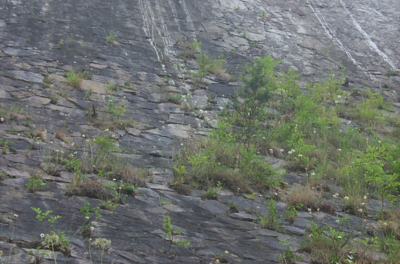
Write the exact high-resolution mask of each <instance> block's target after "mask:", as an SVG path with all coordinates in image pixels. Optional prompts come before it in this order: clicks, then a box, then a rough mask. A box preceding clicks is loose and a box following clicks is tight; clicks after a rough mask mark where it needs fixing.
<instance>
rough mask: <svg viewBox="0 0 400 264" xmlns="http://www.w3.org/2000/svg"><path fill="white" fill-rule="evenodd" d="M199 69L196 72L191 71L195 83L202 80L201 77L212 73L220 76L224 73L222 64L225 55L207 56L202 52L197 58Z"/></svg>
mask: <svg viewBox="0 0 400 264" xmlns="http://www.w3.org/2000/svg"><path fill="white" fill-rule="evenodd" d="M197 63H198V65H199V70H198V71H197V72H196V73H192V77H193V82H194V84H195V85H198V84H199V83H202V82H203V78H204V77H205V76H206V75H208V74H210V73H212V74H214V75H216V76H220V75H222V74H223V73H224V69H223V66H224V64H225V57H223V56H220V57H219V58H217V59H214V58H212V57H209V56H207V54H205V53H202V54H201V55H199V56H198V58H197Z"/></svg>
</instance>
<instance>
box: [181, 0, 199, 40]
mask: <svg viewBox="0 0 400 264" xmlns="http://www.w3.org/2000/svg"><path fill="white" fill-rule="evenodd" d="M179 3H181V5H182V8H183V11H185V14H186V21H187V22H188V23H189V29H190V30H191V31H192V34H193V38H194V39H196V32H195V29H194V24H193V20H192V17H191V16H190V13H189V10H188V8H187V6H186V2H185V0H179Z"/></svg>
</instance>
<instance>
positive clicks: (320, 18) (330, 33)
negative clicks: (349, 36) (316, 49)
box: [307, 0, 376, 81]
mask: <svg viewBox="0 0 400 264" xmlns="http://www.w3.org/2000/svg"><path fill="white" fill-rule="evenodd" d="M310 1H311V3H310ZM307 3H308V5H309V6H310V8H311V10H312V11H313V13H314V15H315V16H316V17H317V19H318V21H319V23H320V24H321V26H322V28H323V29H324V31H325V33H326V35H327V36H328V37H329V38H330V39H331V40H332V41H333V42H334V43H336V44H337V45H338V47H339V48H340V49H341V50H342V51H343V52H344V53H345V54H346V55H347V57H348V58H349V59H350V60H351V61H352V62H353V63H354V64H355V65H356V66H357V67H358V68H360V69H361V70H362V71H363V72H364V74H365V75H367V76H368V77H370V78H371V80H373V81H376V78H375V77H374V76H372V75H371V74H369V73H368V72H367V70H366V69H364V68H363V67H362V66H361V64H360V63H359V62H357V61H356V60H355V59H354V58H353V56H352V55H351V53H350V51H349V50H348V49H347V48H346V47H345V46H344V45H343V43H342V42H341V41H340V40H339V39H338V38H337V37H336V36H335V35H334V34H333V31H332V30H331V28H330V27H329V25H328V23H327V22H326V20H325V18H324V16H323V15H322V14H321V13H320V12H319V11H318V9H317V8H315V7H314V2H313V0H307Z"/></svg>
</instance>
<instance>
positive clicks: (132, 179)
mask: <svg viewBox="0 0 400 264" xmlns="http://www.w3.org/2000/svg"><path fill="white" fill-rule="evenodd" d="M149 175H150V171H149V170H146V169H138V168H132V167H125V168H123V169H122V170H121V180H123V181H124V182H129V183H131V184H133V185H135V186H136V187H146V180H145V179H146V177H147V176H149Z"/></svg>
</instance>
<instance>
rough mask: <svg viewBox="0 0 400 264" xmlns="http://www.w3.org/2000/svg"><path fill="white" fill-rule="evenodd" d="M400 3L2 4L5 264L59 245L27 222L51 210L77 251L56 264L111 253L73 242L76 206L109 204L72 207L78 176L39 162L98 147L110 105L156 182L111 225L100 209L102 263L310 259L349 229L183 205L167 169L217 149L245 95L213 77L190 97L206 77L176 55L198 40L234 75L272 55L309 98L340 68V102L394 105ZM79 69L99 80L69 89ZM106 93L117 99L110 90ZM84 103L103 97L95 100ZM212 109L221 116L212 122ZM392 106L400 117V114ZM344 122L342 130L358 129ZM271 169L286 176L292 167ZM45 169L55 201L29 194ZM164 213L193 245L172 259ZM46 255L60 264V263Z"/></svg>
mask: <svg viewBox="0 0 400 264" xmlns="http://www.w3.org/2000/svg"><path fill="white" fill-rule="evenodd" d="M396 4H397V1H395V0H390V1H380V2H378V1H372V2H368V3H365V1H361V0H357V1H353V0H352V1H350V0H339V1H336V2H332V1H327V0H326V1H315V0H307V1H294V0H293V1H292V0H291V1H279V0H274V1H261V0H247V1H240V0H234V1H227V0H220V1H211V0H209V1H188V0H165V1H160V0H135V1H128V0H118V1H92V0H89V1H83V2H82V1H77V0H67V1H65V0H64V1H61V0H55V1H50V2H49V1H44V0H38V1H28V0H18V1H14V0H13V1H8V0H0V17H1V20H0V101H1V105H2V108H1V109H0V113H1V114H2V115H3V116H2V118H4V119H5V120H4V122H3V121H1V123H0V136H1V138H3V139H7V140H9V141H11V142H13V147H12V151H11V150H10V151H8V152H6V153H5V154H4V153H3V154H2V156H1V157H0V171H1V172H2V174H3V175H4V180H2V181H0V229H1V230H2V232H1V234H0V250H2V251H3V252H5V254H4V255H3V256H2V261H3V262H4V263H9V262H10V263H26V261H28V259H29V255H28V251H30V250H35V249H36V248H37V243H36V244H35V241H36V242H37V240H38V239H40V238H39V237H38V236H39V235H40V234H41V233H46V232H48V228H49V227H48V225H43V223H41V222H39V221H37V220H36V219H35V216H36V214H35V212H34V211H33V210H32V209H31V207H39V208H41V209H42V210H43V211H46V210H52V211H53V213H52V214H53V215H60V216H61V217H62V218H61V219H60V220H57V221H55V224H54V225H53V226H52V227H51V228H52V229H53V230H59V231H65V232H66V234H67V237H71V240H70V244H71V245H72V248H73V250H72V252H71V256H69V257H66V256H63V255H62V254H61V253H57V263H90V262H89V261H88V259H89V256H88V254H87V252H91V253H90V254H91V256H90V257H91V258H92V260H93V262H91V263H100V256H101V251H100V250H99V249H95V248H93V246H92V248H90V247H89V245H90V243H89V241H87V240H85V239H84V238H83V237H82V236H81V234H80V233H76V230H78V229H79V228H80V227H81V226H82V225H83V224H84V223H85V219H84V217H83V213H82V212H80V208H81V207H82V206H83V205H84V203H85V202H86V201H88V202H90V204H91V205H93V206H95V205H98V203H99V201H98V200H97V199H92V198H87V197H78V196H72V197H66V196H65V190H66V189H67V188H68V184H69V183H71V182H72V180H73V178H74V175H73V174H72V173H69V172H67V171H66V169H65V168H60V175H58V176H57V175H48V174H46V173H44V172H43V164H42V163H41V161H42V159H43V156H44V154H43V150H49V149H52V150H54V151H56V150H58V151H64V150H65V151H76V152H77V153H83V152H84V151H85V146H86V145H85V142H86V140H87V139H90V138H93V137H94V136H95V135H99V134H101V133H103V132H104V131H103V130H104V129H105V127H102V126H94V125H92V123H93V120H103V119H104V116H105V115H106V113H107V109H106V105H105V102H107V101H109V100H110V98H111V97H112V98H113V99H114V100H115V101H116V102H118V103H119V102H121V100H124V101H125V103H126V106H127V108H126V112H125V115H124V116H125V117H127V118H128V119H130V120H131V121H132V122H130V125H129V126H127V127H123V126H118V127H117V128H115V129H114V130H113V138H115V139H116V140H117V141H118V143H119V147H120V148H121V149H122V151H123V153H120V154H118V155H120V157H121V158H123V159H126V160H129V162H130V163H131V164H132V165H133V166H136V167H141V168H151V169H152V171H153V175H152V176H151V177H149V178H148V179H147V184H146V186H143V187H142V188H140V189H139V193H140V195H138V196H136V197H129V198H128V199H127V201H126V204H125V205H120V206H118V207H117V208H116V210H115V212H111V211H107V210H101V212H100V213H101V214H102V217H101V218H100V219H97V220H95V221H93V222H92V223H93V227H94V230H93V237H94V238H96V237H104V238H107V239H109V240H111V241H112V244H111V246H110V247H111V248H112V249H113V251H112V252H111V253H106V254H104V259H103V263H210V262H214V261H215V259H216V256H220V255H221V256H223V258H224V259H225V260H227V261H228V262H229V263H277V262H278V259H279V254H280V252H281V251H282V250H283V249H284V246H283V245H282V244H280V243H279V241H280V240H282V239H283V240H285V241H288V242H290V243H291V246H290V247H291V248H292V250H298V249H299V248H300V247H301V241H302V237H301V236H302V235H304V234H306V232H307V231H306V230H307V228H308V227H309V226H310V225H311V221H316V222H318V223H320V224H321V225H331V226H332V227H334V228H335V227H337V224H336V219H337V216H331V215H328V214H324V213H322V212H313V213H311V214H309V213H308V212H299V213H298V215H297V218H296V220H295V221H294V222H293V223H289V222H287V223H286V222H284V223H283V227H282V228H283V230H284V231H282V232H276V231H272V230H267V229H261V227H260V224H259V217H258V214H260V213H263V214H264V213H268V208H267V204H268V200H269V198H270V197H264V196H256V197H255V198H254V199H247V198H245V197H244V195H241V194H240V193H232V192H229V191H226V190H220V192H219V199H218V200H202V199H200V198H199V196H201V194H202V192H199V191H197V192H196V191H193V192H192V196H185V195H179V194H177V193H176V192H175V191H174V190H172V189H171V188H170V186H169V185H168V182H169V181H170V180H172V172H171V171H170V170H169V166H168V164H169V163H168V159H169V158H170V157H172V156H173V155H174V154H176V152H177V150H178V149H179V147H180V146H181V144H186V143H188V142H190V141H191V140H193V139H194V137H195V136H196V135H200V136H201V135H207V134H208V132H209V129H210V128H212V127H214V126H215V122H214V121H215V119H216V118H217V111H218V110H219V109H221V108H222V107H223V106H224V105H225V104H226V102H227V100H228V99H229V97H231V96H232V95H233V94H234V92H235V91H236V90H237V83H235V82H231V80H227V79H224V78H223V77H215V76H214V77H210V78H209V79H208V80H207V82H209V84H208V85H205V86H204V87H197V86H195V85H193V83H192V81H191V77H190V71H195V70H197V66H196V63H195V61H194V60H183V59H182V58H180V57H179V56H178V54H179V52H180V51H181V50H180V49H179V47H178V46H177V45H176V43H177V41H180V40H187V41H189V42H191V41H193V40H194V39H197V40H199V41H202V46H201V50H202V51H204V52H206V53H207V54H209V55H213V56H215V57H217V56H219V55H221V54H223V55H224V56H226V58H227V65H229V67H230V71H231V73H232V74H234V73H235V72H239V71H241V70H242V69H243V66H244V64H245V63H248V62H250V60H251V59H253V58H256V57H259V56H264V55H271V56H272V57H274V58H275V59H278V60H280V61H282V64H281V65H280V66H279V67H280V69H281V70H288V69H289V68H290V67H294V68H295V69H296V70H297V71H299V72H300V73H301V74H302V77H301V81H302V83H303V84H304V83H305V82H316V81H318V80H323V79H325V78H326V77H327V76H328V75H329V74H330V70H332V73H333V74H340V71H339V70H340V66H341V65H343V66H345V67H346V70H345V71H344V74H345V77H348V79H349V87H343V88H344V89H349V90H351V89H352V88H354V87H359V88H365V87H369V88H371V89H372V90H373V91H379V92H382V91H383V93H384V95H385V97H386V98H389V99H390V100H392V101H398V99H399V97H398V93H399V92H400V91H399V90H398V87H399V84H400V78H399V76H398V75H395V74H393V73H395V72H396V71H397V72H398V71H399V68H400V66H399V65H400V54H399V49H398V43H399V39H400V38H399V30H398V25H399V18H400V15H399V10H398V9H396V8H393V7H394V6H398V5H396ZM105 32H106V34H111V32H113V34H114V36H115V43H114V44H109V43H107V41H106V34H105ZM178 66H179V67H178ZM72 69H76V70H81V71H83V70H86V71H90V72H91V73H92V77H91V80H88V79H85V80H84V81H83V82H82V84H81V85H80V87H79V89H75V88H72V87H71V86H69V85H68V84H67V80H66V77H65V76H64V71H70V70H72ZM183 69H187V70H183ZM110 84H118V85H119V87H120V89H118V90H116V91H110V90H109V86H110ZM87 91H91V93H92V94H91V95H90V96H87ZM170 93H173V94H178V95H180V96H181V97H182V100H183V102H182V103H174V102H169V101H167V100H166V96H167V94H170ZM209 104H210V105H212V107H211V108H210V109H208V110H200V109H202V108H205V107H207V106H209ZM189 105H190V107H188V106H189ZM393 107H394V110H395V111H399V107H400V104H397V105H396V104H394V105H393ZM205 117H207V118H205ZM96 118H97V119H96ZM343 122H344V124H345V125H346V127H345V129H347V127H349V126H352V127H353V126H356V124H354V123H347V120H344V121H343ZM36 130H40V131H44V130H46V131H47V133H46V136H41V139H40V141H39V140H38V138H37V136H32V134H31V132H35V131H36ZM60 130H62V131H64V130H65V132H64V133H65V134H66V135H65V137H67V138H68V142H67V141H66V140H63V139H60V137H61V136H60V134H58V133H60V132H58V131H60ZM57 134H58V135H57ZM29 135H31V136H29ZM268 159H269V160H270V161H271V164H272V165H276V166H282V165H283V164H284V162H285V161H284V160H282V159H276V158H272V157H268ZM38 170H39V171H41V173H43V174H45V177H44V179H45V180H46V182H47V183H48V184H49V187H47V188H46V189H45V190H43V191H41V192H36V193H28V191H27V189H26V187H25V185H26V184H27V182H28V180H29V177H30V175H33V174H35V173H37V171H38ZM88 177H90V176H88ZM1 178H2V177H1V176H0V179H1ZM283 179H284V180H286V181H287V182H289V184H290V185H292V184H296V183H299V182H305V181H306V179H305V177H303V176H301V175H298V174H295V173H292V174H286V175H284V176H283ZM275 198H276V197H275ZM229 203H234V204H236V205H238V207H239V208H238V212H230V211H229ZM277 208H278V215H283V213H284V210H285V209H286V208H287V205H286V204H285V203H283V202H280V203H279V204H277ZM367 208H368V209H369V213H370V214H373V213H376V212H377V211H378V210H379V201H375V200H371V201H370V202H369V204H368V205H367ZM339 213H340V212H339ZM339 213H338V214H339ZM165 215H169V216H170V217H171V219H172V225H173V226H174V228H179V229H180V230H181V231H182V233H181V234H180V235H179V236H178V239H187V240H189V241H190V246H189V247H179V246H175V245H173V246H172V250H171V251H170V252H169V253H167V254H166V253H164V252H163V251H165V249H166V246H167V245H168V241H167V243H166V242H165V241H164V240H162V238H163V237H164V231H163V228H162V225H163V217H164V216H165ZM339 216H341V215H339ZM360 221H362V220H361V219H360V218H358V217H355V216H352V219H351V223H352V225H351V227H349V229H348V231H349V232H350V230H357V231H358V230H360V229H361V226H362V225H361V224H360ZM46 224H47V223H46ZM226 252H227V253H226ZM42 253H43V252H42ZM45 253H46V254H47V257H45V258H46V261H47V262H49V263H51V262H52V259H53V257H52V254H53V252H50V251H46V252H45ZM38 254H41V253H40V252H39V253H38ZM304 257H305V260H307V259H308V258H307V255H306V254H304Z"/></svg>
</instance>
